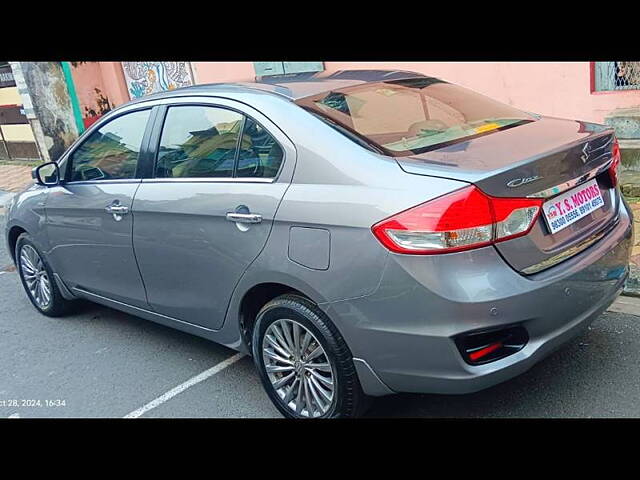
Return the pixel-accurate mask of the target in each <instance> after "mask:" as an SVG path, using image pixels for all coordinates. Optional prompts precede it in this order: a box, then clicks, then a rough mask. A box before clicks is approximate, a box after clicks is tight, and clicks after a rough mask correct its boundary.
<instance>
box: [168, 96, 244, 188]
mask: <svg viewBox="0 0 640 480" xmlns="http://www.w3.org/2000/svg"><path fill="white" fill-rule="evenodd" d="M241 128H242V115H240V114H239V113H236V112H233V111H231V110H226V109H224V108H216V107H203V106H189V105H185V106H179V107H170V108H169V111H168V112H167V117H166V119H165V122H164V127H163V130H162V138H161V140H160V149H159V151H158V160H157V162H156V177H159V178H202V177H231V176H232V175H233V165H234V161H235V155H236V148H237V143H238V136H239V134H240V129H241Z"/></svg>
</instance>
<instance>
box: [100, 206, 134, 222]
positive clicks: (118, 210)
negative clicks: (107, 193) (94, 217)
mask: <svg viewBox="0 0 640 480" xmlns="http://www.w3.org/2000/svg"><path fill="white" fill-rule="evenodd" d="M105 211H106V212H107V213H110V214H111V215H113V219H114V220H115V221H116V222H119V221H120V220H122V216H123V215H126V214H127V213H129V207H127V206H126V205H120V204H119V203H115V202H114V203H112V204H111V205H109V206H107V207H105Z"/></svg>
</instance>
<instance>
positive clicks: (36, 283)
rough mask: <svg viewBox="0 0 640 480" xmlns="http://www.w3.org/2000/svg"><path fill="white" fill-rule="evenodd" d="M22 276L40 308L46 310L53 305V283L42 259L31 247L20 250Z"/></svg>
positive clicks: (27, 246)
mask: <svg viewBox="0 0 640 480" xmlns="http://www.w3.org/2000/svg"><path fill="white" fill-rule="evenodd" d="M20 274H21V275H22V278H23V279H24V281H25V284H26V285H27V289H28V290H29V293H30V294H31V297H32V298H33V300H34V301H35V302H36V304H37V305H38V307H40V308H41V309H46V308H47V307H48V306H49V305H50V303H51V281H50V280H49V275H48V274H47V270H46V269H45V267H44V262H43V261H42V258H40V255H39V254H38V252H37V251H36V249H35V248H33V247H32V246H31V245H24V246H23V247H22V249H21V250H20Z"/></svg>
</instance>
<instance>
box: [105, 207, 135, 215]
mask: <svg viewBox="0 0 640 480" xmlns="http://www.w3.org/2000/svg"><path fill="white" fill-rule="evenodd" d="M105 210H106V211H107V212H108V213H115V214H118V215H126V214H127V213H129V207H127V206H126V205H109V206H108V207H107V208H105Z"/></svg>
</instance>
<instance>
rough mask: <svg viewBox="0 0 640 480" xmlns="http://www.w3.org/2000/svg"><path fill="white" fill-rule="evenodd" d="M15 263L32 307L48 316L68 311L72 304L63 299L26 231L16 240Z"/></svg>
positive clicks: (45, 263) (44, 261) (48, 269)
mask: <svg viewBox="0 0 640 480" xmlns="http://www.w3.org/2000/svg"><path fill="white" fill-rule="evenodd" d="M15 255H16V265H17V269H18V274H19V275H20V280H21V281H22V285H23V286H24V289H25V291H26V292H27V296H28V297H29V300H31V303H32V304H33V306H34V307H36V308H37V309H38V311H39V312H40V313H42V314H44V315H47V316H49V317H59V316H61V315H64V314H66V313H68V312H69V311H70V309H71V307H72V305H73V302H72V301H69V300H65V299H64V297H63V296H62V294H61V293H60V289H59V288H58V285H56V282H55V280H54V278H53V272H52V270H51V267H50V266H49V264H48V263H47V261H46V260H45V258H44V256H43V255H42V254H41V253H40V251H39V250H38V248H37V247H36V245H35V244H34V243H33V241H32V240H31V237H30V236H29V234H27V233H23V234H22V235H20V236H19V237H18V241H17V242H16V251H15Z"/></svg>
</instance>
